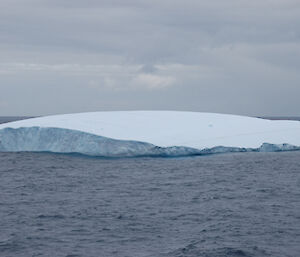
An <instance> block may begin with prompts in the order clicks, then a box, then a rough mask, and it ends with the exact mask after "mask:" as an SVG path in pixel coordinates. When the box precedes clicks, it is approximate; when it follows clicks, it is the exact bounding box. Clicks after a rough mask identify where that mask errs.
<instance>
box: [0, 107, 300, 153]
mask: <svg viewBox="0 0 300 257" xmlns="http://www.w3.org/2000/svg"><path fill="white" fill-rule="evenodd" d="M299 149H300V122H299V121H283V120H280V121H271V120H265V119H259V118H252V117H245V116H237V115H227V114H215V113H198V112H178V111H120V112H90V113H76V114H63V115H53V116H46V117H39V118H33V119H27V120H21V121H15V122H10V123H5V124H0V151H6V152H15V151H47V152H57V153H81V154H88V155H94V156H106V157H116V156H121V157H123V156H180V155H193V154H210V153H221V152H245V151H285V150H299Z"/></svg>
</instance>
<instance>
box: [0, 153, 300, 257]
mask: <svg viewBox="0 0 300 257" xmlns="http://www.w3.org/2000/svg"><path fill="white" fill-rule="evenodd" d="M0 228H1V233H0V256H6V257H10V256H69V257H70V256H128V257H129V256H130V257H134V256H146V257H150V256H163V257H168V256H170V257H171V256H204V257H208V256H209V257H221V256H272V257H276V256H278V257H279V256H280V257H283V256H291V257H292V256H293V257H295V256H299V253H300V152H299V151H296V152H281V153H236V154H222V155H212V156H198V157H188V158H127V159H103V158H102V159H101V158H90V157H84V156H76V155H60V154H50V153H0Z"/></svg>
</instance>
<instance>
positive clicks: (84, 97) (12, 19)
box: [0, 0, 300, 116]
mask: <svg viewBox="0 0 300 257" xmlns="http://www.w3.org/2000/svg"><path fill="white" fill-rule="evenodd" d="M299 28H300V1H299V0H252V1H249V0H226V1H224V0H210V1H208V0H207V1H202V0H84V1H83V0H1V1H0V116H19V115H29V116H35V115H50V114H59V113H74V112H87V111H110V110H181V111H199V112H217V113H230V114H238V115H249V116H300V29H299Z"/></svg>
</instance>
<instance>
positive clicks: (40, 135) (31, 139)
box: [0, 127, 300, 157]
mask: <svg viewBox="0 0 300 257" xmlns="http://www.w3.org/2000/svg"><path fill="white" fill-rule="evenodd" d="M287 150H288V151H290V150H300V147H296V146H293V145H289V144H280V145H275V144H267V143H264V144H262V145H261V146H260V147H259V148H243V147H224V146H216V147H212V148H205V149H195V148H191V147H184V146H173V147H159V146H155V145H153V144H150V143H146V142H139V141H132V140H116V139H111V138H107V137H102V136H98V135H93V134H90V133H86V132H81V131H76V130H70V129H63V128H41V127H28V128H23V127H22V128H16V129H14V128H4V129H0V151H2V152H19V151H33V152H55V153H80V154H85V155H91V156H102V157H132V156H165V157H174V156H188V155H206V154H215V153H226V152H253V151H259V152H273V151H287Z"/></svg>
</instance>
